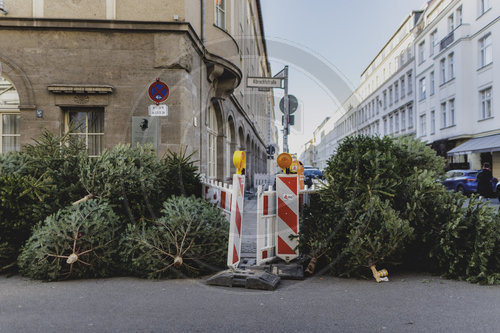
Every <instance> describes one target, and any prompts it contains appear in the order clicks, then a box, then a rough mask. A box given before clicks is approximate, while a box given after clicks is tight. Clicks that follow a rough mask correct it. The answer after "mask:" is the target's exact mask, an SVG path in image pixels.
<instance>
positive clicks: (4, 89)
mask: <svg viewBox="0 0 500 333" xmlns="http://www.w3.org/2000/svg"><path fill="white" fill-rule="evenodd" d="M20 123H21V115H20V114H19V95H18V94H17V90H16V88H15V87H14V85H13V84H12V83H10V81H8V80H7V79H5V78H3V77H2V76H1V75H0V153H6V152H9V151H19V150H21V144H20V136H21V134H20V131H19V126H20Z"/></svg>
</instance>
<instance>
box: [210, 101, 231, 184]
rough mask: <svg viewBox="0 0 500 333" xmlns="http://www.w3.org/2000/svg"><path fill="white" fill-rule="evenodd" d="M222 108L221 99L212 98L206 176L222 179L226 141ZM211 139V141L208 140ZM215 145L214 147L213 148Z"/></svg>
mask: <svg viewBox="0 0 500 333" xmlns="http://www.w3.org/2000/svg"><path fill="white" fill-rule="evenodd" d="M223 114H224V112H223V108H222V104H221V101H220V100H218V99H213V100H212V103H210V104H209V112H208V115H207V116H208V117H207V118H208V122H207V124H208V126H207V135H208V147H209V149H208V155H207V156H208V161H207V162H208V163H207V165H208V177H209V178H212V179H217V180H219V181H222V180H224V174H225V172H224V169H225V167H226V166H225V158H224V157H225V154H227V152H226V153H224V150H225V141H226V126H227V124H226V122H225V121H224V120H223V119H224V118H223V116H222V115H223ZM210 140H212V142H210ZM214 147H215V148H214Z"/></svg>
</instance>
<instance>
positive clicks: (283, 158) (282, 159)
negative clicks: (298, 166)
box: [276, 153, 293, 173]
mask: <svg viewBox="0 0 500 333" xmlns="http://www.w3.org/2000/svg"><path fill="white" fill-rule="evenodd" d="M276 162H277V163H278V166H279V167H280V168H282V169H283V171H284V172H285V173H287V172H286V169H288V168H289V167H290V166H291V165H292V162H293V159H292V155H290V154H288V153H281V154H279V155H278V158H277V159H276Z"/></svg>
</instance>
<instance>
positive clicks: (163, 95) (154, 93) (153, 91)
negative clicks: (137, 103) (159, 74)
mask: <svg viewBox="0 0 500 333" xmlns="http://www.w3.org/2000/svg"><path fill="white" fill-rule="evenodd" d="M148 93H149V98H151V99H152V100H153V102H155V103H156V104H157V105H158V104H160V103H161V102H164V101H166V100H167V98H168V94H169V89H168V86H167V85H166V84H165V83H164V82H161V81H160V79H159V78H158V79H156V81H155V82H153V83H151V85H150V86H149V90H148Z"/></svg>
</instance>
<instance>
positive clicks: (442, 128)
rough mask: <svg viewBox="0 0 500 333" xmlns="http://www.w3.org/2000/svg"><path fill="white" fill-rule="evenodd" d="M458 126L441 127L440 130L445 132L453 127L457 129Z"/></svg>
mask: <svg viewBox="0 0 500 333" xmlns="http://www.w3.org/2000/svg"><path fill="white" fill-rule="evenodd" d="M456 126H457V125H450V126H446V127H441V128H440V130H441V131H442V130H445V129H448V128H452V127H456Z"/></svg>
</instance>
